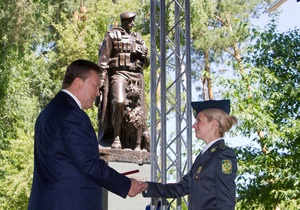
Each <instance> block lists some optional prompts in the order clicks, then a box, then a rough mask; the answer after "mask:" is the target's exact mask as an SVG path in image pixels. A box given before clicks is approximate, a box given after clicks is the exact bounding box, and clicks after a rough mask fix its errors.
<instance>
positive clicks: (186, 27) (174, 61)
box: [150, 0, 192, 210]
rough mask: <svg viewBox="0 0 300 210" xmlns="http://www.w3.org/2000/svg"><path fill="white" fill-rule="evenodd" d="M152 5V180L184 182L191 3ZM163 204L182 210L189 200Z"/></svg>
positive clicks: (188, 151)
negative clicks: (181, 180) (182, 179)
mask: <svg viewBox="0 0 300 210" xmlns="http://www.w3.org/2000/svg"><path fill="white" fill-rule="evenodd" d="M150 2H151V25H150V28H151V32H150V34H151V59H150V65H151V180H152V181H155V182H161V183H169V182H178V181H179V180H180V179H181V178H182V176H183V175H184V174H185V173H187V172H188V171H189V170H190V168H191V165H192V119H191V118H192V112H191V103H190V102H191V55H190V52H191V39H190V1H189V0H173V1H172V0H169V1H166V0H160V1H159V0H151V1H150ZM161 203H162V206H161V209H162V210H167V208H168V206H169V205H171V207H170V209H182V205H183V203H185V205H187V203H188V198H187V197H184V198H182V199H168V200H167V199H161ZM156 204H157V200H156V199H154V198H153V199H152V202H151V209H152V210H154V209H156V207H155V206H156Z"/></svg>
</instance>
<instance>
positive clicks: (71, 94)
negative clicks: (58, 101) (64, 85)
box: [61, 89, 82, 109]
mask: <svg viewBox="0 0 300 210" xmlns="http://www.w3.org/2000/svg"><path fill="white" fill-rule="evenodd" d="M61 91H63V92H65V93H67V94H69V95H70V96H71V97H72V98H73V99H74V100H75V101H76V103H77V105H78V106H79V108H80V109H82V107H81V103H80V101H79V100H78V98H76V96H74V95H73V93H71V92H70V91H68V90H67V89H62V90H61Z"/></svg>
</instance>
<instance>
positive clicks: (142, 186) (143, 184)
mask: <svg viewBox="0 0 300 210" xmlns="http://www.w3.org/2000/svg"><path fill="white" fill-rule="evenodd" d="M138 189H139V190H141V191H147V190H148V183H147V182H141V183H140V185H139V187H138Z"/></svg>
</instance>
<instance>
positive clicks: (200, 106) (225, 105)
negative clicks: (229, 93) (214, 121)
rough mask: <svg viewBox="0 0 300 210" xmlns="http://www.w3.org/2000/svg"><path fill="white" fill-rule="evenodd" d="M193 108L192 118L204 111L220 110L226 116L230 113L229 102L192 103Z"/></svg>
mask: <svg viewBox="0 0 300 210" xmlns="http://www.w3.org/2000/svg"><path fill="white" fill-rule="evenodd" d="M191 105H192V108H193V114H194V117H196V116H197V115H198V113H199V112H201V111H203V110H205V109H221V110H223V111H224V112H226V113H227V114H229V113H230V101H229V100H207V101H194V102H192V103H191Z"/></svg>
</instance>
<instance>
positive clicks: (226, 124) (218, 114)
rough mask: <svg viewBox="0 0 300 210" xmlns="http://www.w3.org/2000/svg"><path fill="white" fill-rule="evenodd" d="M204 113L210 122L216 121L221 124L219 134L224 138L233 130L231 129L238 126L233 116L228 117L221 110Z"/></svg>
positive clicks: (209, 110)
mask: <svg viewBox="0 0 300 210" xmlns="http://www.w3.org/2000/svg"><path fill="white" fill-rule="evenodd" d="M202 113H203V114H204V115H205V116H206V117H207V119H208V121H209V122H211V121H212V120H216V121H218V122H219V133H220V136H221V137H224V135H225V133H226V132H227V131H229V130H230V129H231V127H232V126H233V125H235V124H237V118H236V117H235V116H233V115H228V114H227V113H226V112H224V111H223V110H221V109H205V110H203V111H202Z"/></svg>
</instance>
